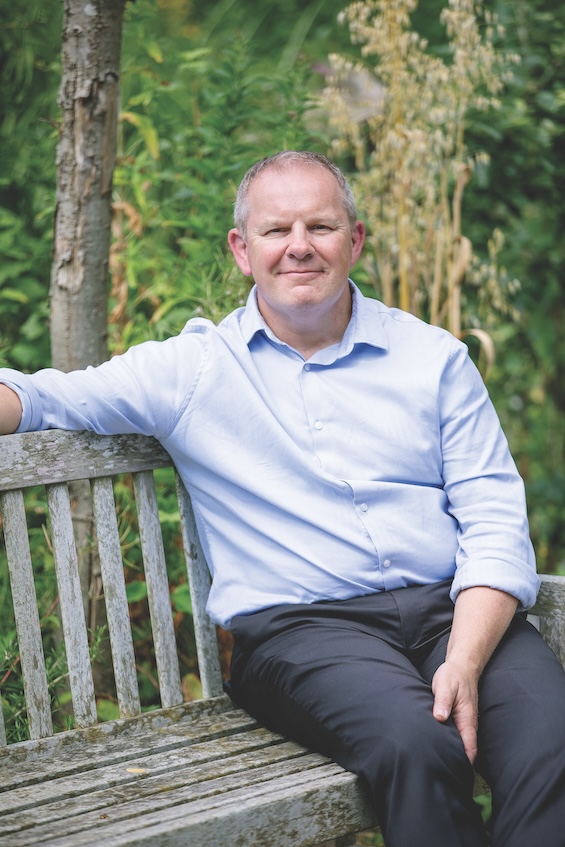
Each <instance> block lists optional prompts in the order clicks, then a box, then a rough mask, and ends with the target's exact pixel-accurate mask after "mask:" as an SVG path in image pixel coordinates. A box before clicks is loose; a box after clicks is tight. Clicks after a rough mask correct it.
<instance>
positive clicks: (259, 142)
mask: <svg viewBox="0 0 565 847" xmlns="http://www.w3.org/2000/svg"><path fill="white" fill-rule="evenodd" d="M149 11H150V5H149V4H147V3H145V4H143V3H140V4H136V5H135V7H134V8H132V9H131V10H130V17H131V20H130V21H129V22H128V25H127V26H126V44H125V47H124V52H125V54H126V58H125V61H124V86H123V88H124V92H123V104H124V109H123V114H122V128H121V145H120V147H121V150H120V158H119V164H118V168H117V170H116V175H115V185H116V218H115V227H114V229H115V233H116V240H115V243H114V248H113V253H112V273H113V298H114V301H113V302H114V304H115V308H114V310H113V312H112V314H111V318H110V324H111V343H112V346H113V349H122V348H123V347H125V346H128V345H130V344H131V343H134V342H136V341H139V340H142V339H144V338H147V337H157V338H162V337H165V336H167V335H170V334H171V333H172V332H177V331H179V329H180V328H181V327H182V325H183V324H184V322H185V321H186V320H187V318H189V317H190V316H192V315H194V314H202V313H203V314H206V315H207V316H210V317H212V318H213V319H216V320H217V319H219V318H220V317H222V316H223V314H225V313H226V312H227V311H229V310H230V309H231V308H233V307H234V306H236V305H239V304H240V303H241V302H242V301H243V300H244V298H245V296H246V290H247V289H246V284H245V282H244V281H243V280H242V279H241V278H240V277H239V275H238V274H236V273H234V272H233V263H232V262H231V258H228V250H227V246H226V234H227V231H228V229H229V228H230V227H231V226H232V219H231V209H232V205H233V200H234V198H235V189H236V186H237V183H238V182H239V179H240V178H241V176H242V175H243V173H244V172H245V170H247V168H248V167H249V166H250V165H251V164H252V163H253V162H254V161H255V160H256V159H257V158H258V157H259V156H261V155H268V154H270V153H272V152H275V151H276V150H278V149H281V148H284V147H300V148H310V149H312V148H316V147H318V148H319V147H323V146H324V140H323V139H321V138H320V137H319V135H318V134H317V133H316V132H315V130H312V129H311V128H309V126H308V125H307V123H306V115H307V112H308V108H309V105H310V95H309V89H308V85H309V78H310V74H309V70H308V68H307V67H306V66H304V65H303V64H301V63H299V64H297V65H295V66H293V67H292V68H291V69H290V70H289V71H287V72H285V73H282V74H281V75H278V76H277V77H273V76H266V75H265V74H264V72H263V71H262V64H261V62H260V61H259V60H258V59H257V58H256V56H255V55H254V53H253V51H252V50H251V49H250V47H249V45H248V44H247V43H246V42H245V41H244V40H242V39H241V38H238V37H235V38H234V37H233V36H230V38H229V39H228V38H225V37H223V38H221V39H219V41H218V43H217V44H215V45H214V47H212V46H204V47H202V46H199V47H193V46H191V45H190V44H188V43H186V42H182V41H180V40H179V39H177V40H176V43H175V41H173V45H174V48H176V49H173V50H171V49H169V50H167V49H166V40H165V39H164V38H161V39H158V38H155V37H154V38H152V40H151V41H150V42H149V43H148V42H147V41H146V40H144V39H143V33H144V32H145V31H146V28H147V15H148V14H149ZM128 51H131V53H129V52H128Z"/></svg>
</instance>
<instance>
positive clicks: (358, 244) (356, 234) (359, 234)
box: [351, 221, 366, 267]
mask: <svg viewBox="0 0 565 847" xmlns="http://www.w3.org/2000/svg"><path fill="white" fill-rule="evenodd" d="M365 235H366V230H365V224H364V223H363V221H356V223H355V226H354V227H353V231H352V233H351V267H353V265H354V264H355V262H356V261H357V259H358V258H359V256H360V255H361V251H362V249H363V244H364V243H365Z"/></svg>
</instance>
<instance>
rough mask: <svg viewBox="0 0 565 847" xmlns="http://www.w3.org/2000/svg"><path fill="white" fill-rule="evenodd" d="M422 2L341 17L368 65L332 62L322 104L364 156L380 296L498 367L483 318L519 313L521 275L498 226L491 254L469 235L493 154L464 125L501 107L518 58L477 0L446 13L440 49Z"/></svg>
mask: <svg viewBox="0 0 565 847" xmlns="http://www.w3.org/2000/svg"><path fill="white" fill-rule="evenodd" d="M416 6H417V0H361V2H355V3H352V4H351V5H350V6H348V7H347V8H346V9H345V10H344V11H343V12H342V13H341V15H340V20H341V22H342V23H347V24H348V25H349V30H350V36H351V40H352V42H353V43H355V44H359V45H361V56H362V60H361V61H359V62H357V63H354V62H351V61H349V60H347V59H345V58H343V57H342V56H340V55H332V56H331V57H330V68H331V71H330V75H329V77H328V82H327V85H326V88H325V91H324V93H323V96H322V99H323V105H324V108H325V109H326V111H327V113H328V115H329V119H330V124H331V126H332V128H333V130H334V132H335V138H334V140H333V147H334V152H335V153H336V154H338V155H339V154H343V153H345V154H348V155H351V154H352V155H353V157H354V161H355V166H356V170H357V173H356V174H355V175H354V176H353V177H352V182H353V184H354V187H355V190H356V194H357V197H358V200H359V206H360V209H361V210H362V214H363V216H364V218H365V220H366V222H367V224H368V230H369V236H368V247H369V250H368V251H367V253H366V259H365V261H366V267H367V271H368V272H369V274H370V276H371V278H372V280H373V281H374V284H375V287H376V290H377V293H378V295H379V296H380V297H381V299H382V300H383V301H384V302H385V303H387V304H388V305H394V306H399V307H400V308H402V309H405V310H407V311H410V312H412V313H413V314H416V315H418V316H421V317H424V318H425V319H427V320H428V321H429V322H430V323H433V324H439V325H442V326H444V327H446V328H447V329H449V330H450V331H451V332H452V333H453V334H454V335H456V336H458V337H463V336H464V335H466V334H472V335H475V336H476V337H477V338H478V339H479V342H480V344H481V349H482V353H483V355H484V356H485V357H486V365H487V369H488V366H489V365H490V363H491V362H492V359H493V355H494V348H493V344H492V340H491V337H490V335H489V334H488V332H487V331H486V330H485V329H484V328H482V327H481V323H488V320H489V318H488V317H487V315H489V313H490V315H492V312H493V308H494V309H496V310H498V311H506V312H511V309H510V307H509V305H508V302H507V295H508V293H509V291H511V290H512V289H513V288H515V287H516V285H517V282H516V280H512V281H511V282H509V281H508V280H507V278H506V275H505V272H504V269H502V268H500V267H498V263H497V257H498V253H499V251H500V248H501V246H502V235H501V233H500V232H495V233H494V234H493V238H492V239H491V242H490V244H489V258H488V261H480V260H479V259H478V257H477V256H475V255H474V253H473V250H472V245H471V242H470V241H469V239H468V238H467V237H466V236H465V235H464V234H463V233H462V232H461V210H462V203H463V195H464V190H465V187H466V186H467V184H468V182H469V180H470V178H471V176H472V174H473V171H474V169H475V167H476V166H477V164H482V165H484V164H485V163H486V160H487V157H486V156H485V155H484V154H475V155H473V156H472V155H470V154H469V152H468V151H467V149H466V147H465V142H464V130H465V122H466V119H468V116H469V112H470V111H471V110H480V111H484V110H487V109H493V108H497V107H498V106H499V100H498V95H499V94H500V92H501V90H502V88H503V86H504V84H505V82H506V81H507V79H508V76H509V71H510V68H511V66H512V64H513V63H515V62H516V61H517V58H516V57H515V56H514V55H512V54H509V53H501V52H498V51H497V50H495V47H494V40H495V38H497V37H499V36H500V35H501V27H500V26H499V24H498V22H497V20H496V18H495V16H494V15H492V14H491V13H489V12H488V11H485V10H483V8H482V4H481V3H478V2H472V0H450V2H449V5H448V6H446V7H445V8H444V9H443V10H442V12H441V18H440V20H441V22H442V24H443V25H444V26H445V30H446V35H447V39H448V42H449V48H450V59H449V60H448V61H444V60H443V59H442V58H439V57H438V56H434V55H432V54H431V53H430V52H428V50H427V42H426V41H425V39H423V38H422V37H421V36H420V35H419V34H418V33H416V32H415V31H413V29H412V26H411V19H410V15H411V14H412V13H413V12H414V10H415V8H416ZM352 91H354V92H355V95H354V96H352ZM463 283H465V284H466V285H467V284H468V285H470V286H473V288H474V289H475V291H476V292H478V296H477V297H476V298H475V301H476V304H477V308H475V309H474V313H473V314H471V313H469V314H467V311H469V312H470V310H467V309H465V310H463V309H462V302H463V298H462V288H463ZM463 312H464V316H465V321H468V324H469V325H468V328H466V329H462V321H463V318H462V313H463Z"/></svg>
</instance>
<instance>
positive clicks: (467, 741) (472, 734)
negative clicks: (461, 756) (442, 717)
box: [455, 720, 477, 764]
mask: <svg viewBox="0 0 565 847" xmlns="http://www.w3.org/2000/svg"><path fill="white" fill-rule="evenodd" d="M455 723H456V724H457V720H456V721H455ZM457 729H458V730H459V735H460V736H461V740H462V742H463V746H464V748H465V753H466V754H467V758H468V759H469V761H470V762H471V764H473V763H474V761H475V759H476V758H477V730H476V729H475V727H474V726H471V724H469V723H467V724H465V725H464V726H457Z"/></svg>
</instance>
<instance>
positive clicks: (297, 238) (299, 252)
mask: <svg viewBox="0 0 565 847" xmlns="http://www.w3.org/2000/svg"><path fill="white" fill-rule="evenodd" d="M286 252H287V255H289V256H292V257H294V258H295V259H305V258H306V257H307V256H309V255H310V254H311V253H312V252H313V251H312V245H311V243H310V238H309V233H308V228H307V227H306V226H304V224H299V223H296V224H294V226H293V227H292V229H291V230H290V234H289V239H288V245H287V248H286Z"/></svg>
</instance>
